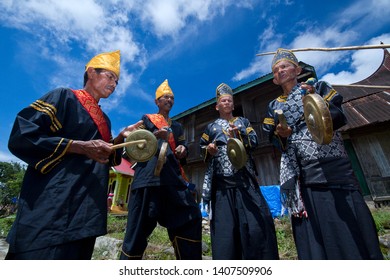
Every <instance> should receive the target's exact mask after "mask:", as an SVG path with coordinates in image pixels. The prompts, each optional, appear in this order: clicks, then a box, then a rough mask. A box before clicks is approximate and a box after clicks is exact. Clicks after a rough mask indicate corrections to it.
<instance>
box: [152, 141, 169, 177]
mask: <svg viewBox="0 0 390 280" xmlns="http://www.w3.org/2000/svg"><path fill="white" fill-rule="evenodd" d="M167 151H168V143H167V142H163V143H162V145H161V148H160V153H159V154H158V158H157V163H156V167H155V168H154V176H160V173H161V170H162V168H163V166H164V164H165V162H166V160H167Z"/></svg>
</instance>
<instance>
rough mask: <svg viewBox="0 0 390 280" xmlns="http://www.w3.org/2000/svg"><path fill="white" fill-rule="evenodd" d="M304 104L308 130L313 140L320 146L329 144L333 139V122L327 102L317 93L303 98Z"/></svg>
mask: <svg viewBox="0 0 390 280" xmlns="http://www.w3.org/2000/svg"><path fill="white" fill-rule="evenodd" d="M302 102H303V112H304V115H305V120H306V124H307V128H308V129H309V131H310V133H311V135H312V136H313V140H314V141H315V142H316V143H317V144H320V145H327V144H329V143H330V142H331V141H332V137H333V122H332V117H331V115H330V111H329V109H328V106H327V105H326V103H325V101H324V100H323V99H322V97H321V96H320V95H318V94H317V93H310V94H307V95H305V97H303V100H302Z"/></svg>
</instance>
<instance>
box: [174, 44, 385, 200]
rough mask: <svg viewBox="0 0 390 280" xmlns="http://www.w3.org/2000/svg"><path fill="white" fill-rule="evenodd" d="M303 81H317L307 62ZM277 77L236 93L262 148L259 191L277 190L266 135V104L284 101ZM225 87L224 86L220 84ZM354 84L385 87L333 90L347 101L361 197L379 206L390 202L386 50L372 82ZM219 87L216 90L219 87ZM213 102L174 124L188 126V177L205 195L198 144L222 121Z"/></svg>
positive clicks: (275, 154)
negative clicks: (210, 126)
mask: <svg viewBox="0 0 390 280" xmlns="http://www.w3.org/2000/svg"><path fill="white" fill-rule="evenodd" d="M300 65H301V66H302V68H303V71H302V73H301V75H300V76H299V81H306V80H307V79H308V78H309V77H316V73H315V69H314V68H313V67H312V66H310V65H308V64H306V63H303V62H300ZM272 79H273V74H272V73H270V74H267V75H265V76H263V77H260V78H258V79H255V80H253V81H251V82H249V83H247V84H244V85H241V86H239V87H237V88H235V89H233V92H234V103H235V110H234V115H235V116H244V117H245V118H247V119H249V121H250V122H251V124H252V126H253V127H254V129H255V131H256V133H257V135H258V137H259V143H260V145H259V147H258V148H257V149H256V150H255V152H254V159H255V163H256V168H257V172H258V182H259V184H260V186H268V185H279V163H280V153H279V151H278V150H276V149H275V148H274V147H273V146H272V145H271V144H270V143H269V142H268V139H267V137H266V135H265V134H264V132H263V131H262V128H261V126H262V122H263V119H264V117H265V114H266V110H267V105H268V103H269V102H270V101H271V100H273V99H274V98H276V97H278V96H279V95H281V93H282V92H281V88H280V87H279V86H276V85H275V84H274V83H273V82H272ZM221 82H225V81H221ZM356 84H359V85H383V86H388V87H387V88H381V89H378V88H365V87H363V86H361V87H359V86H357V87H353V86H352V87H351V85H347V86H335V89H336V90H337V91H338V92H340V93H341V95H342V96H343V98H344V101H343V109H344V110H345V113H346V116H347V119H348V125H346V126H344V127H342V128H341V129H340V130H341V132H342V135H343V138H344V140H345V144H346V147H347V149H348V152H349V155H350V158H351V161H352V163H353V168H354V171H355V173H356V175H357V177H358V179H359V182H360V184H361V187H362V191H363V193H364V194H365V195H367V197H368V198H369V197H371V198H372V199H373V200H374V201H375V202H378V203H380V202H382V201H388V200H390V160H389V155H390V143H389V141H386V139H390V56H389V52H388V51H387V50H384V59H383V62H382V64H381V66H380V67H379V69H378V70H377V71H376V72H375V73H373V74H372V75H371V76H370V77H368V78H366V79H364V80H363V81H361V82H358V83H356ZM216 86H217V85H216ZM210 97H211V98H210V100H208V101H205V102H203V103H201V104H199V105H197V106H195V107H193V108H191V109H189V110H186V111H184V112H182V113H180V114H178V115H176V116H174V117H173V119H175V120H177V121H179V122H180V123H182V125H183V126H184V130H185V133H186V138H187V141H188V147H189V157H188V160H187V162H188V166H187V168H186V172H187V175H188V177H189V178H190V180H191V181H192V183H195V184H196V185H197V189H198V192H199V193H200V192H201V188H202V185H203V179H204V172H205V169H206V165H205V164H204V162H203V160H202V158H201V157H200V151H199V140H200V137H201V135H202V133H203V131H204V129H205V127H206V125H207V124H208V123H210V122H211V121H213V120H215V119H216V118H218V116H219V115H218V112H217V111H216V110H215V105H216V99H215V91H214V92H210Z"/></svg>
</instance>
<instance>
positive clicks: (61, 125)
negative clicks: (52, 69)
mask: <svg viewBox="0 0 390 280" xmlns="http://www.w3.org/2000/svg"><path fill="white" fill-rule="evenodd" d="M119 71H120V53H119V51H116V52H111V53H102V54H99V55H97V56H95V57H94V58H92V59H91V61H90V62H89V63H88V64H87V65H86V68H85V73H84V88H83V89H77V90H74V89H69V88H57V89H54V90H52V91H50V92H48V93H47V94H46V95H44V96H42V97H41V98H40V99H38V100H36V101H34V102H33V103H32V104H30V106H28V107H26V108H24V109H23V110H22V111H20V112H19V113H18V114H17V116H16V120H15V123H14V126H13V129H12V132H11V136H10V138H9V143H8V147H9V150H10V151H11V152H12V153H13V154H14V155H15V156H17V157H18V158H20V159H21V160H23V161H24V162H26V163H27V164H28V167H27V171H26V173H25V177H24V181H23V185H22V189H21V193H20V198H19V205H18V212H17V216H16V219H15V222H14V224H13V226H12V228H11V230H10V233H9V235H8V237H7V241H8V243H9V251H8V254H7V256H6V259H24V260H29V259H90V258H91V256H92V252H93V248H94V244H95V239H96V237H97V236H99V235H104V234H106V221H107V185H108V175H109V168H110V166H112V165H117V164H119V163H120V161H121V152H120V151H119V150H118V151H116V150H114V149H112V148H111V147H112V145H113V144H117V143H121V142H123V141H124V138H125V137H126V136H127V134H128V133H129V132H130V131H132V130H134V129H136V128H137V127H138V126H139V125H140V124H141V123H137V124H135V125H130V126H128V127H127V128H125V129H124V130H123V131H121V133H120V134H119V135H118V136H117V137H116V138H115V139H113V137H112V136H111V123H110V120H109V118H108V116H107V115H106V114H105V113H103V111H102V110H101V109H100V107H99V105H98V103H99V100H100V99H101V98H108V97H109V96H110V95H111V94H112V93H113V92H114V90H115V88H116V85H117V83H118V79H119Z"/></svg>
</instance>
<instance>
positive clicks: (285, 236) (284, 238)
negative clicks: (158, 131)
mask: <svg viewBox="0 0 390 280" xmlns="http://www.w3.org/2000/svg"><path fill="white" fill-rule="evenodd" d="M274 222H275V230H276V238H277V240H278V250H279V258H280V259H281V260H296V259H297V258H298V255H297V250H296V248H295V243H294V238H293V234H292V228H291V223H290V219H289V217H288V216H283V217H281V218H280V219H275V220H274Z"/></svg>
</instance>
